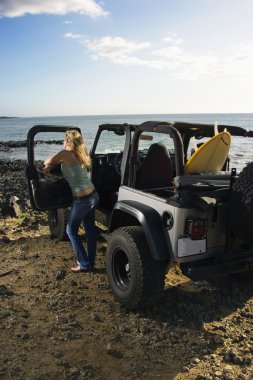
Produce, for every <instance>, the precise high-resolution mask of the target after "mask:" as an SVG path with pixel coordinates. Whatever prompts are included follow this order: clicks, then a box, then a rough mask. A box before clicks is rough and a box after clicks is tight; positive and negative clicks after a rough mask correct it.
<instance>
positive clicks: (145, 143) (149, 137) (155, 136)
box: [138, 132, 174, 153]
mask: <svg viewBox="0 0 253 380" xmlns="http://www.w3.org/2000/svg"><path fill="white" fill-rule="evenodd" d="M142 135H143V137H142ZM142 135H141V136H140V139H139V146H138V150H139V151H143V152H145V151H147V150H148V148H149V147H150V145H152V144H154V143H162V144H164V145H165V146H166V148H167V149H168V151H169V152H170V153H173V152H174V142H173V139H172V138H171V137H170V136H169V135H168V134H165V133H155V132H152V133H151V132H148V133H147V132H144V133H143V134H142Z"/></svg>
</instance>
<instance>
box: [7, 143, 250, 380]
mask: <svg viewBox="0 0 253 380" xmlns="http://www.w3.org/2000/svg"><path fill="white" fill-rule="evenodd" d="M3 149H4V148H3ZM25 167H26V162H25V161H21V160H16V161H4V160H1V161H0V211H1V220H0V301H1V308H0V337H1V339H0V379H3V380H7V379H15V380H16V379H20V380H21V379H26V380H28V379H30V380H35V379H36V380H44V379H70V380H75V379H92V380H93V379H97V380H114V379H115V380H123V379H124V380H132V379H145V380H149V379H150V380H151V379H162V380H171V379H174V380H186V379H190V380H191V379H196V380H219V379H222V380H223V379H224V380H240V379H241V380H250V379H252V378H253V328H252V327H253V279H248V280H244V281H239V280H237V279H234V278H232V277H224V278H219V279H216V280H214V281H212V282H207V281H205V279H203V281H200V282H193V281H190V280H189V279H188V278H186V277H184V276H183V275H182V274H181V272H180V269H179V268H178V267H171V268H170V269H169V271H168V274H167V277H166V289H165V292H164V295H163V297H162V299H161V300H160V302H159V303H158V304H157V305H156V306H154V307H152V308H150V309H149V310H145V311H138V312H127V311H126V310H124V308H122V307H121V306H120V305H119V304H118V303H117V302H116V301H115V300H114V298H113V296H112V294H111V293H110V289H109V286H108V282H107V278H106V272H105V263H104V255H105V250H106V233H105V231H104V230H103V229H101V228H99V226H98V227H97V237H98V251H97V252H98V253H97V268H96V271H95V272H94V273H88V274H78V275H77V274H73V273H71V272H70V270H69V269H70V267H71V266H72V264H73V263H74V255H73V251H72V248H71V245H70V243H69V242H62V241H57V240H51V239H50V233H49V228H48V223H47V214H46V213H38V212H35V211H33V210H32V209H31V207H30V203H29V200H28V194H27V185H26V178H25ZM83 238H84V240H85V233H84V231H83Z"/></svg>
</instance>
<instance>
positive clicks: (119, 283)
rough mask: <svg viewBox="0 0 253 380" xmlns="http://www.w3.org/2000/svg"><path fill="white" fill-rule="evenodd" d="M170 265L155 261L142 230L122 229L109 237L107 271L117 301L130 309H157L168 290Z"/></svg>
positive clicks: (136, 228) (133, 228)
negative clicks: (167, 270)
mask: <svg viewBox="0 0 253 380" xmlns="http://www.w3.org/2000/svg"><path fill="white" fill-rule="evenodd" d="M166 268H167V263H166V262H165V261H158V260H154V259H153V258H152V256H151V253H150V250H149V247H148V244H147V241H146V238H145V234H144V232H143V230H142V228H141V227H136V226H134V227H122V228H119V229H117V230H115V231H114V232H113V233H112V234H111V235H110V237H109V241H108V246H107V250H106V271H107V276H108V280H109V284H110V287H111V290H112V293H113V295H114V296H115V298H116V299H117V300H118V301H119V302H120V303H121V304H122V305H124V306H125V307H126V308H127V309H136V308H144V307H148V306H151V305H154V304H155V303H156V302H157V301H158V300H159V298H160V296H161V295H162V293H163V289H164V282H165V274H166Z"/></svg>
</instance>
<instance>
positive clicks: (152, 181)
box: [135, 143, 174, 189]
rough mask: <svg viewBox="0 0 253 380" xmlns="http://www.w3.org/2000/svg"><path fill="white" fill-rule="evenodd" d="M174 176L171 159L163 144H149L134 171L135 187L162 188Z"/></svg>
mask: <svg viewBox="0 0 253 380" xmlns="http://www.w3.org/2000/svg"><path fill="white" fill-rule="evenodd" d="M173 177H174V170H173V164H172V160H171V158H170V155H169V153H168V150H167V148H166V146H165V145H164V144H161V143H154V144H152V145H150V147H149V149H148V152H147V155H146V157H145V159H144V160H143V162H142V163H141V166H140V167H139V169H138V170H137V173H136V182H135V188H136V189H155V188H164V187H168V186H169V185H170V182H171V181H172V179H173Z"/></svg>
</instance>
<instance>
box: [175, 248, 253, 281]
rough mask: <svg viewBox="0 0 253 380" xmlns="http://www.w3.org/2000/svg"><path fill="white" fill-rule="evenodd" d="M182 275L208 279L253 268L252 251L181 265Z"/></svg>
mask: <svg viewBox="0 0 253 380" xmlns="http://www.w3.org/2000/svg"><path fill="white" fill-rule="evenodd" d="M181 269H182V272H183V274H184V275H186V276H187V277H189V278H191V279H192V280H199V279H209V278H212V277H217V276H221V275H225V274H232V273H239V272H244V271H249V270H253V251H247V252H244V253H243V254H240V256H239V254H237V256H236V257H235V256H231V255H227V257H226V259H224V258H222V259H221V258H219V259H215V260H211V259H210V260H203V261H198V262H194V263H188V264H183V265H181Z"/></svg>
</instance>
